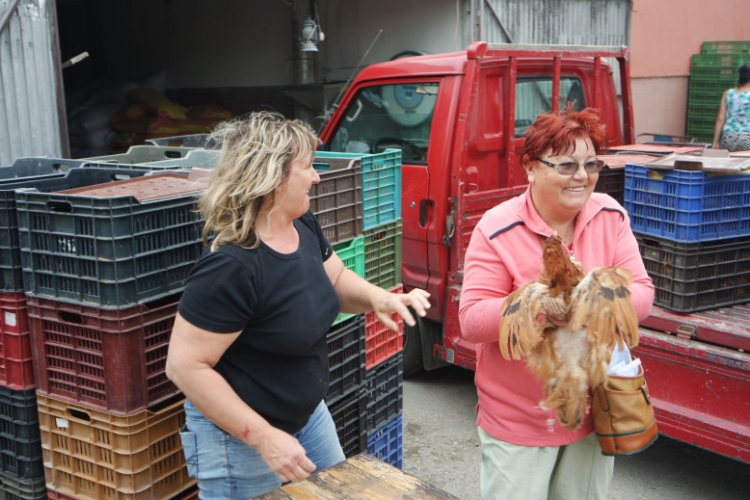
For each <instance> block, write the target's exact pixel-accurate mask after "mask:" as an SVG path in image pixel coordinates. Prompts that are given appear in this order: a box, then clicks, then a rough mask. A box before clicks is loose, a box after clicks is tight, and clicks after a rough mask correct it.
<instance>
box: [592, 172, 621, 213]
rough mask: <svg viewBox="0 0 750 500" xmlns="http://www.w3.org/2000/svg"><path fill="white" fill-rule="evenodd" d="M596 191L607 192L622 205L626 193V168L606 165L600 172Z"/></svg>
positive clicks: (595, 187)
mask: <svg viewBox="0 0 750 500" xmlns="http://www.w3.org/2000/svg"><path fill="white" fill-rule="evenodd" d="M594 191H595V192H597V193H606V194H608V195H610V196H611V197H612V198H614V199H615V200H617V203H619V204H621V205H622V203H623V201H624V193H625V169H624V168H609V167H604V168H603V169H602V170H601V172H599V179H598V180H597V181H596V186H594Z"/></svg>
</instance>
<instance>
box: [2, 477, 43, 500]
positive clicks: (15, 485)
mask: <svg viewBox="0 0 750 500" xmlns="http://www.w3.org/2000/svg"><path fill="white" fill-rule="evenodd" d="M46 499H47V487H46V485H45V484H44V480H42V481H35V482H28V481H18V480H16V479H13V478H10V477H6V476H3V475H2V474H0V500H46Z"/></svg>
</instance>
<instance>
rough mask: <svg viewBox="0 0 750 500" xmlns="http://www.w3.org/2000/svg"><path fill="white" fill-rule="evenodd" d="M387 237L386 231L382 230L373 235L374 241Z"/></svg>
mask: <svg viewBox="0 0 750 500" xmlns="http://www.w3.org/2000/svg"><path fill="white" fill-rule="evenodd" d="M383 238H385V231H380V232H379V233H375V234H373V235H372V241H379V240H382V239H383Z"/></svg>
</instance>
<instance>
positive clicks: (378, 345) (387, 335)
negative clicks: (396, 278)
mask: <svg viewBox="0 0 750 500" xmlns="http://www.w3.org/2000/svg"><path fill="white" fill-rule="evenodd" d="M391 292H392V293H403V292H404V286H403V285H398V286H397V287H395V288H393V289H391ZM391 317H392V318H393V320H394V321H396V323H398V332H394V331H393V330H391V329H389V328H387V327H386V326H385V325H383V323H381V322H380V321H378V317H377V316H376V315H375V313H374V312H369V313H365V350H366V364H365V369H367V370H369V369H370V368H372V367H373V366H375V365H377V364H378V363H382V362H383V361H385V360H386V359H388V358H390V357H391V356H393V355H394V354H396V353H398V352H401V351H402V350H403V349H404V320H403V318H402V317H401V316H400V315H398V314H396V313H394V314H393V316H391Z"/></svg>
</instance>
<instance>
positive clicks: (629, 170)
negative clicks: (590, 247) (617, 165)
mask: <svg viewBox="0 0 750 500" xmlns="http://www.w3.org/2000/svg"><path fill="white" fill-rule="evenodd" d="M625 208H626V209H627V210H628V212H629V214H630V219H631V226H632V228H633V230H634V231H638V232H640V233H643V234H647V235H651V236H658V237H661V238H666V239H671V240H673V241H680V242H688V243H694V242H698V241H708V240H714V239H726V238H733V237H739V236H746V235H749V234H750V175H743V174H739V175H709V174H706V173H705V172H703V171H688V170H649V169H647V168H645V167H642V166H640V165H634V164H628V165H626V167H625Z"/></svg>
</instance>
